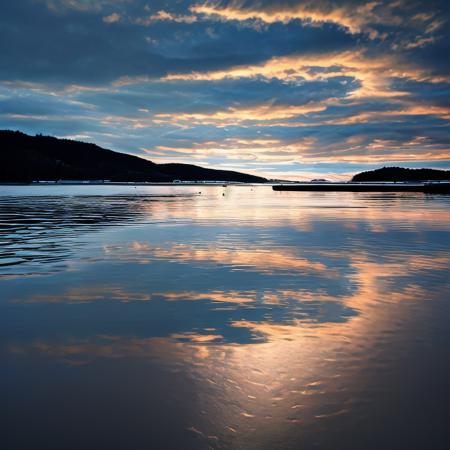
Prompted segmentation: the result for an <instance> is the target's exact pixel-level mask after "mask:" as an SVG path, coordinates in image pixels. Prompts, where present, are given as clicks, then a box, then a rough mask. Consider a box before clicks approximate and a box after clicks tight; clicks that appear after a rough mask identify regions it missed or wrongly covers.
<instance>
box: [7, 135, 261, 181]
mask: <svg viewBox="0 0 450 450" xmlns="http://www.w3.org/2000/svg"><path fill="white" fill-rule="evenodd" d="M0 149H1V150H0V182H30V181H33V180H111V181H159V182H164V181H166V182H171V181H173V180H181V181H191V180H192V181H199V180H205V181H238V182H247V183H261V182H265V181H267V180H266V179H265V178H262V177H257V176H253V175H248V174H245V173H240V172H234V171H231V170H214V169H205V168H203V167H198V166H194V165H191V164H155V163H153V162H151V161H147V160H146V159H142V158H139V157H137V156H132V155H127V154H124V153H119V152H114V151H112V150H106V149H104V148H101V147H99V146H98V145H95V144H88V143H85V142H78V141H72V140H68V139H57V138H55V137H51V136H42V135H36V136H29V135H27V134H24V133H21V132H19V131H10V130H0Z"/></svg>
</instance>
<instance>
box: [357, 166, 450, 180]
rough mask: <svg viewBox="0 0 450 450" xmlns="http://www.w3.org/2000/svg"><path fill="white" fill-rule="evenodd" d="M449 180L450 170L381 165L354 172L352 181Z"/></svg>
mask: <svg viewBox="0 0 450 450" xmlns="http://www.w3.org/2000/svg"><path fill="white" fill-rule="evenodd" d="M427 180H450V170H436V169H407V168H405V167H383V168H381V169H376V170H371V171H368V172H361V173H358V174H356V175H355V176H354V177H353V178H352V181H359V182H361V181H427Z"/></svg>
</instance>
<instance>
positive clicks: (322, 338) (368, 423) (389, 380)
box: [0, 186, 450, 450]
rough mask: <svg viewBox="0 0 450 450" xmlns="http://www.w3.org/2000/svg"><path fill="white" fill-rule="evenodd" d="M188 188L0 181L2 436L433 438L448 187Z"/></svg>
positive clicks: (208, 440) (449, 254)
mask: <svg viewBox="0 0 450 450" xmlns="http://www.w3.org/2000/svg"><path fill="white" fill-rule="evenodd" d="M200 189H201V191H202V193H201V194H198V190H199V188H198V187H197V188H190V187H178V188H154V187H151V188H145V187H141V188H137V189H135V188H133V187H112V186H110V187H107V186H104V187H97V186H95V187H89V186H85V187H74V186H71V187H62V186H58V187H34V188H32V187H15V188H13V187H10V188H6V187H1V188H0V276H1V277H0V299H1V300H0V330H1V347H0V356H1V360H2V364H1V371H0V383H1V404H2V408H1V413H2V417H1V418H0V419H1V422H0V423H1V426H2V428H3V429H4V430H3V433H2V447H3V448H7V449H11V450H12V449H14V450H16V449H47V450H50V449H55V450H56V449H58V450H60V449H96V450H97V449H133V450H134V449H147V450H153V449H155V450H164V449H170V450H171V449H174V450H185V449H186V450H188V449H199V450H202V449H210V448H212V449H252V450H253V449H255V450H259V449H264V450H265V449H267V450H278V449H286V450H287V449H289V450H291V449H292V450H294V449H295V450H297V449H305V450H309V449H325V450H328V449H343V450H344V449H345V450H365V449H374V450H380V449H409V450H411V449H423V450H425V449H426V450H428V449H429V450H440V449H446V448H448V444H449V431H448V423H449V407H450V406H449V405H450V397H449V392H450V386H449V379H450V373H449V360H450V359H449V350H450V347H449V335H450V327H449V325H450V314H449V313H450V309H449V301H450V296H449V291H450V270H449V263H450V197H448V196H438V195H436V196H430V195H424V194H417V193H394V194H392V193H391V194H388V193H379V194H375V193H321V192H273V191H272V189H271V187H269V186H262V187H257V188H256V187H254V188H250V187H232V188H223V187H217V188H205V187H203V188H200ZM93 194H96V195H93Z"/></svg>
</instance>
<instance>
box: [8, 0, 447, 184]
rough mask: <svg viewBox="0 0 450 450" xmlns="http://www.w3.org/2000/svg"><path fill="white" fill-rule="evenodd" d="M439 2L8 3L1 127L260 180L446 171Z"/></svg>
mask: <svg viewBox="0 0 450 450" xmlns="http://www.w3.org/2000/svg"><path fill="white" fill-rule="evenodd" d="M448 5H449V2H448V0H444V1H441V2H439V1H432V0H431V1H414V0H398V1H369V2H364V1H356V0H345V1H324V0H311V1H298V0H297V1H269V0H261V1H253V0H249V1H205V0H193V1H185V0H179V1H178V0H173V1H159V0H156V1H149V0H16V1H4V2H2V7H1V14H0V52H1V58H0V128H2V129H15V130H20V131H23V132H26V133H30V134H35V133H43V134H50V135H54V136H57V137H66V138H71V139H77V140H83V141H87V142H95V143H97V144H98V145H100V146H103V147H106V148H110V149H113V150H117V151H122V152H127V153H131V154H134V155H137V156H141V157H144V158H147V159H150V160H152V161H154V162H158V163H160V162H185V163H192V164H197V165H201V166H206V167H212V168H222V169H233V170H240V171H245V172H249V173H254V174H258V175H263V176H267V177H269V178H286V179H299V180H304V179H310V178H312V177H318V176H320V177H325V178H328V179H339V178H348V177H349V176H350V174H353V173H355V172H359V171H361V170H367V169H372V168H376V167H380V166H383V165H402V166H408V167H435V168H447V169H450V132H449V119H450V67H449V66H450V32H449V31H450V26H449V19H450V11H449V6H448Z"/></svg>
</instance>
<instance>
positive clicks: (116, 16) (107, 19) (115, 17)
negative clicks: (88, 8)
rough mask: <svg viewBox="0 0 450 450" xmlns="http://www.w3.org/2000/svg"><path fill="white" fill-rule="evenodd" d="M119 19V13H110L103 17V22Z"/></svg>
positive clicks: (118, 20)
mask: <svg viewBox="0 0 450 450" xmlns="http://www.w3.org/2000/svg"><path fill="white" fill-rule="evenodd" d="M121 19H122V17H121V15H120V14H117V13H112V14H110V15H109V16H105V17H103V22H106V23H116V22H120V20H121Z"/></svg>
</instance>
